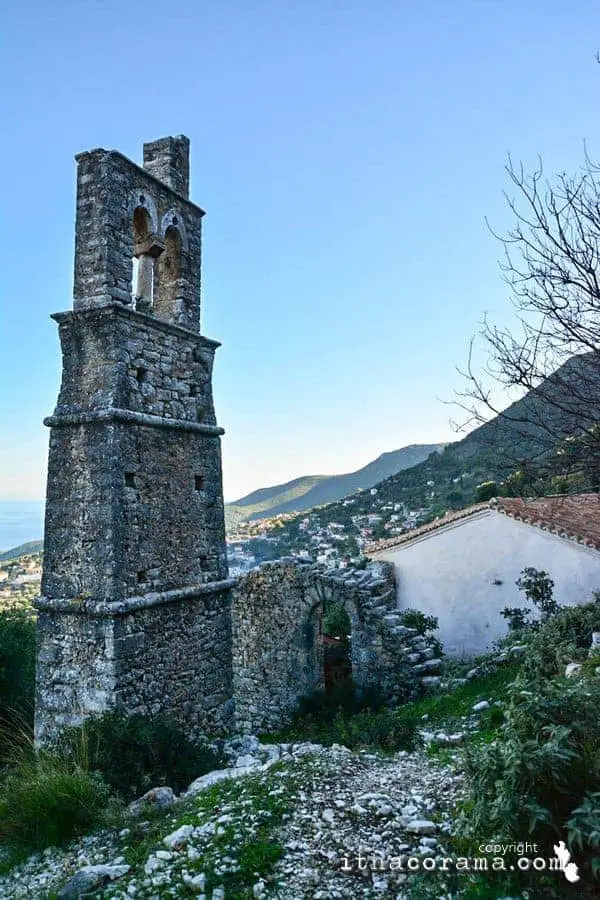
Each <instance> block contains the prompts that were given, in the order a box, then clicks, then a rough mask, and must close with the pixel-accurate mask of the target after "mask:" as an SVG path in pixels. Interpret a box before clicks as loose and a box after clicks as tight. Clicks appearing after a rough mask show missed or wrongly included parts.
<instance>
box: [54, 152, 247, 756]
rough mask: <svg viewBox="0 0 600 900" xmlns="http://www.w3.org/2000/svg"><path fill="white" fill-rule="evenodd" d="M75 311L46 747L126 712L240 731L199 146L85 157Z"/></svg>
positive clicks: (59, 316)
mask: <svg viewBox="0 0 600 900" xmlns="http://www.w3.org/2000/svg"><path fill="white" fill-rule="evenodd" d="M76 159H77V166H78V168H77V220H76V236H75V278H74V303H73V309H72V310H69V311H68V312H61V313H56V314H55V315H53V318H54V319H55V321H56V322H57V323H58V326H59V333H60V342H61V347H62V355H63V374H62V384H61V389H60V395H59V398H58V403H57V406H56V409H55V411H54V414H53V415H52V416H50V417H49V418H48V419H46V420H45V424H46V425H48V426H50V451H49V463H48V488H47V500H46V525H45V540H44V570H43V577H42V594H43V596H42V597H40V598H39V599H38V601H37V603H36V605H37V609H38V661H37V688H36V738H37V740H38V741H39V742H45V741H49V740H52V738H53V737H54V736H55V735H56V734H57V733H58V732H59V731H60V729H61V728H62V727H64V726H65V725H67V724H73V723H78V722H81V721H82V719H83V718H85V717H86V716H87V715H89V714H92V713H96V712H102V711H104V710H106V709H110V708H113V707H119V708H122V709H124V710H125V711H127V712H128V713H134V712H142V713H145V714H151V713H156V712H167V713H169V714H171V715H173V716H175V717H177V718H179V719H180V720H181V721H182V722H184V723H185V724H186V725H187V726H189V729H190V730H196V731H199V732H202V731H204V732H209V731H210V732H215V731H221V730H224V729H226V728H227V726H228V722H229V717H230V706H231V614H230V593H229V588H230V587H231V581H230V580H229V579H228V571H227V557H226V548H225V528H224V515H223V492H222V484H221V452H220V435H221V434H222V433H223V431H222V429H221V428H219V427H218V426H217V423H216V419H215V412H214V408H213V399H212V383H211V380H212V367H213V359H214V354H215V350H216V348H217V347H218V346H219V344H218V343H217V342H215V341H212V340H210V339H208V338H206V337H204V336H202V335H201V334H200V255H201V254H200V233H201V222H202V217H203V215H204V212H203V210H202V209H200V208H199V207H198V206H196V205H195V204H194V203H192V202H191V201H190V199H189V141H188V139H187V138H186V137H184V136H182V135H180V136H178V137H167V138H163V139H161V140H158V141H154V142H152V143H150V144H145V145H144V162H143V167H140V166H138V165H136V164H135V163H133V162H131V161H130V160H129V159H127V158H126V157H125V156H123V155H122V154H121V153H118V152H116V151H107V150H102V149H98V150H91V151H89V152H86V153H81V154H79V155H78V156H77V157H76Z"/></svg>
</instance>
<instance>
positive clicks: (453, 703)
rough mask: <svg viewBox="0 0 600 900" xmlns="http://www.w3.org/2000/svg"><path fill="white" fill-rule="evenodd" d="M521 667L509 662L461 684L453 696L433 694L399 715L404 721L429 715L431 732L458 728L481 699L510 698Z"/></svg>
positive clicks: (428, 720)
mask: <svg viewBox="0 0 600 900" xmlns="http://www.w3.org/2000/svg"><path fill="white" fill-rule="evenodd" d="M520 668H521V664H520V663H517V662H514V663H506V664H504V665H502V666H499V667H498V668H497V669H496V670H495V671H494V672H492V673H491V674H489V675H485V676H483V677H482V678H476V679H473V680H472V681H468V682H467V683H466V684H462V685H460V686H459V687H457V688H456V689H455V690H454V691H452V693H450V694H432V695H430V696H428V697H422V698H421V699H420V700H414V701H412V702H411V703H406V704H405V705H404V706H401V707H399V709H398V710H397V715H398V717H399V718H400V720H403V719H404V718H406V719H414V718H418V719H421V720H422V719H423V716H424V715H427V717H428V718H427V719H426V720H425V721H423V727H425V728H427V729H429V728H430V727H431V726H436V727H442V726H448V725H454V726H458V725H459V724H460V720H461V719H462V718H463V717H464V716H469V715H470V714H471V712H472V709H473V706H474V705H475V703H477V702H478V701H479V700H488V699H489V698H492V699H493V700H502V699H503V698H504V697H505V695H506V688H507V686H508V685H509V684H510V683H511V682H513V681H514V680H515V678H516V677H517V675H518V674H519V671H520ZM493 716H494V714H493V713H491V712H490V713H489V714H488V716H481V718H482V720H483V722H484V724H485V719H486V718H492V717H493ZM490 724H492V723H490ZM496 724H499V723H496Z"/></svg>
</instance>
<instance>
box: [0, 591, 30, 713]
mask: <svg viewBox="0 0 600 900" xmlns="http://www.w3.org/2000/svg"><path fill="white" fill-rule="evenodd" d="M35 630H36V629H35V619H34V618H33V616H32V615H31V614H30V613H29V612H28V611H26V610H24V609H20V608H9V609H5V610H2V611H0V720H2V721H4V722H6V721H9V722H12V721H13V720H14V719H15V718H17V719H18V720H22V719H23V718H26V719H27V720H28V721H30V722H33V708H34V696H35Z"/></svg>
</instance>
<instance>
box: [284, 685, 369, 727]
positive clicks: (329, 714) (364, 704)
mask: <svg viewBox="0 0 600 900" xmlns="http://www.w3.org/2000/svg"><path fill="white" fill-rule="evenodd" d="M383 703H384V697H383V695H382V694H381V692H380V691H379V690H378V689H377V688H376V687H366V688H362V690H360V691H359V690H358V689H357V688H356V687H355V685H353V684H352V683H350V684H345V685H340V686H338V687H335V688H333V690H331V691H313V692H312V693H311V694H307V695H306V697H301V698H300V700H299V701H298V705H297V707H296V710H295V712H294V718H295V719H304V718H306V717H311V718H313V719H315V720H318V721H321V722H332V721H333V720H334V718H335V717H336V714H337V713H338V712H339V711H340V710H341V711H342V712H343V713H345V714H346V715H354V714H356V713H358V712H360V711H361V710H365V709H379V708H380V707H381V706H383Z"/></svg>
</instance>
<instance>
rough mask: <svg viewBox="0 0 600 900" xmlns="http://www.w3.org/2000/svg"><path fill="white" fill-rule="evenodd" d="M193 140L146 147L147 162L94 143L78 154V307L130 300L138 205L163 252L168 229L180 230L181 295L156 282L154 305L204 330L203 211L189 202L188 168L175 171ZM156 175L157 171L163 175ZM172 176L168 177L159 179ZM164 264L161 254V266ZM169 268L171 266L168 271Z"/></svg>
mask: <svg viewBox="0 0 600 900" xmlns="http://www.w3.org/2000/svg"><path fill="white" fill-rule="evenodd" d="M188 150H189V145H188V144H187V142H186V141H185V139H184V142H182V141H176V140H175V141H174V139H173V138H171V139H166V140H162V141H156V142H153V143H152V144H151V145H146V147H145V151H146V152H145V165H146V166H147V167H148V168H147V169H145V168H142V167H141V166H138V165H136V164H135V163H134V162H132V161H131V160H129V159H127V157H125V156H123V155H122V154H121V153H118V152H117V151H114V150H110V151H109V150H103V149H96V150H90V151H87V152H85V153H80V154H79V155H78V156H77V163H78V169H77V221H76V232H75V277H74V301H75V303H74V306H75V309H86V308H90V307H93V306H97V305H103V304H106V303H110V302H111V301H114V300H116V301H119V302H122V303H125V304H131V303H132V299H133V298H132V276H133V258H134V256H139V255H143V252H145V249H146V248H142V247H136V245H135V235H134V231H133V228H132V222H133V216H134V213H135V210H136V209H140V210H143V211H144V217H145V218H146V219H147V222H148V237H149V240H148V247H147V249H148V250H149V251H150V252H151V253H154V254H156V257H158V256H159V255H160V250H161V248H163V247H164V243H165V240H166V237H167V231H168V230H169V229H175V230H176V231H177V234H178V235H179V243H180V245H181V258H180V260H179V265H178V271H177V273H176V275H177V285H176V297H174V298H171V297H167V296H163V294H164V291H163V290H162V288H163V287H164V285H163V286H161V285H159V283H158V280H157V282H156V295H155V307H154V312H155V314H156V315H158V316H159V317H160V318H165V319H168V320H169V321H171V322H173V323H174V324H179V325H184V326H185V327H186V328H189V329H191V330H195V331H198V330H199V323H200V260H201V222H202V217H203V215H204V211H203V210H202V209H200V208H199V207H198V206H196V205H195V204H194V203H191V202H190V201H189V200H188V199H187V196H185V195H184V194H183V193H182V191H184V190H185V191H187V181H188V177H189V171H188V170H187V168H186V171H182V172H181V177H180V178H176V177H174V172H175V169H176V167H177V166H182V165H183V164H184V163H185V166H186V167H188V166H189V163H188V160H187V157H188ZM157 176H158V177H157ZM163 176H166V177H168V178H169V180H170V183H167V182H163V181H160V180H159V177H163ZM160 269H161V261H160V259H158V261H157V265H156V273H157V274H158V273H159V270H160ZM163 274H166V273H163Z"/></svg>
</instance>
